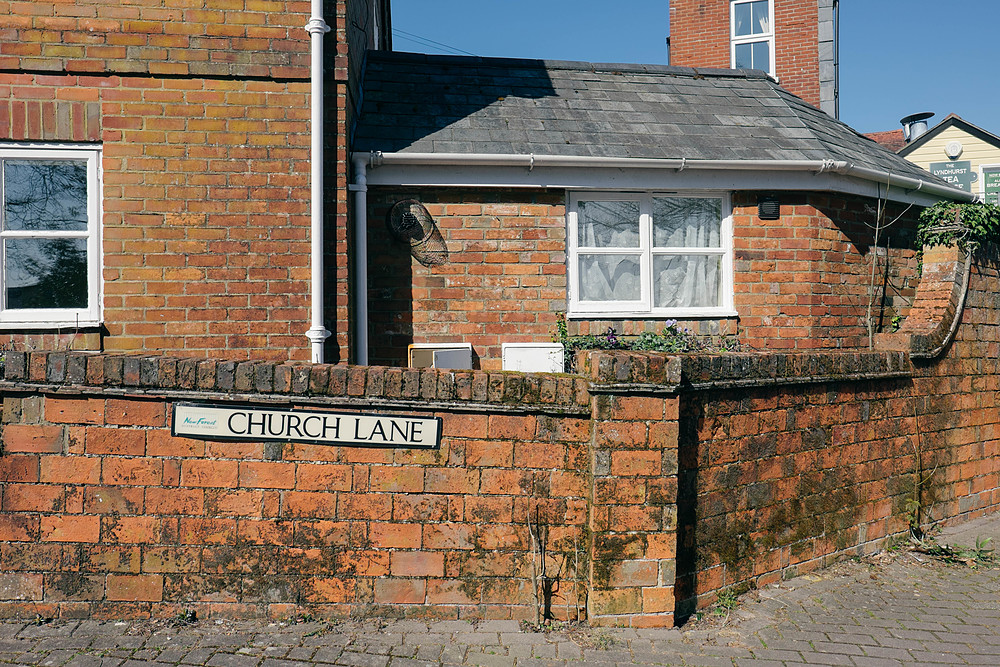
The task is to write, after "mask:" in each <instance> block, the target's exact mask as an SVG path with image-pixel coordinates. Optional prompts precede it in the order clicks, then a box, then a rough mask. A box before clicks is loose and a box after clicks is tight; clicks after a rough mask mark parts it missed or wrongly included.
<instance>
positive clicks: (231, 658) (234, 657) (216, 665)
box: [205, 653, 260, 667]
mask: <svg viewBox="0 0 1000 667" xmlns="http://www.w3.org/2000/svg"><path fill="white" fill-rule="evenodd" d="M258 662H260V658H258V657H257V656H250V655H240V654H238V653H216V654H215V655H213V656H212V657H211V658H209V660H208V662H207V663H205V664H206V665H208V666H209V667H242V666H243V665H256V664H257V663H258Z"/></svg>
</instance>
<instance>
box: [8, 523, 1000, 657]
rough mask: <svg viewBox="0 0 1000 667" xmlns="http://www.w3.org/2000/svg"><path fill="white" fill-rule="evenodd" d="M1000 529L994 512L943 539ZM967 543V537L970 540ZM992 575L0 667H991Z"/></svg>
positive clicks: (871, 578) (313, 630)
mask: <svg viewBox="0 0 1000 667" xmlns="http://www.w3.org/2000/svg"><path fill="white" fill-rule="evenodd" d="M995 533H1000V516H998V517H994V518H992V519H990V520H988V521H985V522H981V523H980V524H979V525H967V526H966V527H963V528H962V529H960V530H959V531H951V532H949V531H945V532H944V533H942V534H941V535H940V536H939V537H938V542H939V543H952V544H954V543H961V544H966V545H973V544H975V539H976V537H978V536H983V535H993V534H995ZM970 536H971V539H970ZM998 591H1000V570H998V569H993V568H990V567H985V566H978V567H971V566H969V565H963V564H946V563H942V562H940V561H937V560H934V559H932V558H930V557H928V556H926V555H923V554H916V553H905V554H901V555H896V556H893V557H883V558H874V559H870V560H867V561H863V562H854V561H849V562H844V563H840V564H838V565H836V566H834V567H833V568H830V569H828V570H825V571H823V572H820V573H816V574H811V575H806V576H803V577H800V578H798V579H795V580H793V581H790V582H785V583H782V584H781V585H777V586H772V587H768V588H766V589H763V590H761V591H759V592H756V593H753V594H751V595H750V596H748V597H746V598H745V599H743V600H742V601H741V602H740V605H739V607H738V608H737V609H735V610H734V611H732V612H730V613H729V615H728V616H725V615H721V614H719V613H713V612H708V613H707V614H706V615H705V616H704V617H703V619H702V620H701V621H700V622H695V623H691V624H689V625H688V626H687V627H686V628H685V629H683V630H678V629H671V630H628V629H617V628H615V629H610V628H609V629H566V630H561V631H558V632H549V633H536V632H526V631H524V630H522V629H521V628H520V627H519V625H518V624H517V623H516V622H512V621H487V622H481V623H475V624H473V623H467V622H464V621H441V622H422V621H389V622H376V621H369V622H348V623H329V624H328V623H317V622H310V623H296V624H277V623H275V624H267V623H258V624H252V623H237V622H228V621H212V620H209V621H201V622H197V623H194V624H191V625H180V626H177V625H171V624H169V623H165V622H128V623H125V622H117V623H114V622H109V623H97V622H92V621H82V622H81V621H71V622H54V623H48V624H40V625H35V624H30V623H24V622H20V623H0V664H15V665H43V666H48V665H72V666H74V667H90V666H95V667H96V666H115V667H119V666H120V667H138V666H141V665H151V666H152V665H157V666H160V667H162V666H163V665H208V666H211V667H228V666H231V665H232V666H237V665H254V666H261V667H310V666H314V665H342V666H345V667H425V666H426V667H433V666H437V665H469V666H476V667H564V666H573V665H594V666H598V667H617V666H619V665H634V664H639V665H705V666H710V665H726V666H730V667H731V666H734V665H735V666H742V665H759V666H763V665H774V666H777V665H783V666H790V665H803V664H809V665H854V666H858V667H877V666H881V665H994V666H997V665H1000V595H998Z"/></svg>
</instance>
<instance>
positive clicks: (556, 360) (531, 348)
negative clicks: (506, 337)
mask: <svg viewBox="0 0 1000 667" xmlns="http://www.w3.org/2000/svg"><path fill="white" fill-rule="evenodd" d="M501 355H502V357H503V369H504V370H505V371H522V372H524V373H562V372H563V346H562V344H561V343H504V344H503V345H502V346H501Z"/></svg>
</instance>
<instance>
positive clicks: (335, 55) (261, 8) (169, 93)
mask: <svg viewBox="0 0 1000 667" xmlns="http://www.w3.org/2000/svg"><path fill="white" fill-rule="evenodd" d="M314 5H315V6H317V7H320V8H321V9H322V8H323V3H318V4H317V3H314ZM0 9H2V11H0V151H2V153H0V161H2V164H3V166H4V173H5V175H6V176H5V178H6V181H5V183H6V191H7V194H8V199H7V200H6V201H7V203H6V205H5V211H4V214H5V216H6V217H5V221H6V224H5V227H4V231H3V234H4V244H5V248H6V253H7V255H6V256H7V258H8V263H7V265H6V267H7V268H6V273H5V276H4V278H3V281H4V299H5V300H4V302H3V306H2V307H0V321H2V322H3V325H4V335H3V337H4V339H5V340H6V341H8V342H9V343H10V344H13V345H15V346H18V347H24V348H27V349H35V348H50V349H52V348H55V349H67V348H69V349H75V350H107V351H123V352H125V351H134V352H139V351H154V350H155V351H159V352H163V353H166V354H181V355H197V356H214V357H220V358H244V359H245V358H271V359H308V358H309V347H310V341H309V340H308V339H307V338H306V337H305V336H304V334H305V332H306V330H307V329H309V328H310V246H311V233H310V204H309V202H310V192H309V183H310V174H309V165H310V133H311V130H312V124H311V122H310V98H311V96H310V76H311V72H310V70H311V69H313V70H315V69H316V68H311V67H310V33H309V32H307V30H306V29H305V26H306V24H307V22H309V21H310V15H311V11H312V10H311V8H310V3H309V2H308V1H301V0H299V1H288V2H285V1H281V2H270V1H259V2H257V1H249V2H242V1H238V2H213V3H202V2H195V3H192V2H181V1H178V0H166V1H165V2H162V1H160V0H149V1H142V0H140V1H139V2H130V3H126V4H122V3H119V2H111V1H108V2H89V3H76V2H71V3H66V2H30V3H26V2H14V3H4V4H3V6H2V8H0ZM320 14H321V15H322V14H323V13H322V12H320ZM325 17H326V21H327V22H328V23H329V26H328V27H330V28H332V29H333V32H331V33H330V34H329V35H328V36H327V37H326V38H325V41H326V44H327V48H326V54H327V57H326V77H327V84H328V85H327V88H326V92H327V95H326V99H325V112H326V135H325V137H326V144H327V149H328V157H329V159H328V160H326V161H325V168H326V180H327V182H328V183H330V184H331V185H333V186H334V187H330V188H328V189H327V193H328V195H327V197H328V201H327V211H328V212H329V215H328V216H327V218H326V225H327V228H328V234H327V239H328V244H327V247H326V248H325V250H326V253H327V254H328V256H329V258H330V261H329V263H328V265H327V271H326V273H327V276H328V278H329V280H328V285H327V290H326V294H327V308H326V310H325V323H326V325H327V329H329V330H330V331H332V332H333V338H332V339H331V340H330V341H329V343H328V344H327V347H328V354H327V358H328V359H333V360H337V359H340V360H344V359H346V354H347V345H348V322H347V313H346V299H347V282H348V279H347V267H346V265H345V264H344V263H343V261H342V260H338V258H343V257H345V256H346V247H347V237H346V232H345V230H346V229H347V224H346V220H347V208H346V207H347V196H348V195H347V189H346V182H347V169H348V165H347V157H346V156H347V141H348V132H349V128H350V126H351V124H352V123H353V118H354V109H355V107H356V106H357V104H358V100H359V91H358V85H357V83H358V77H357V73H358V72H359V71H360V68H361V66H362V64H363V60H364V53H365V50H366V49H378V48H386V47H387V45H388V39H389V21H388V19H389V15H388V2H387V1H385V0H349V1H345V0H340V1H337V2H334V1H329V2H326V3H325ZM311 25H312V24H311ZM314 27H315V29H316V30H317V31H319V34H323V33H322V31H323V30H324V29H325V28H326V27H327V24H326V22H324V21H322V20H320V21H319V22H316V23H315V25H314ZM32 184H41V185H44V186H46V187H45V188H42V187H35V188H33V187H32ZM46 198H48V200H49V203H45V200H46ZM54 200H59V202H58V203H55V201H54ZM18 202H20V203H18ZM47 217H48V218H60V219H62V220H63V222H57V223H53V222H49V223H43V222H41V221H42V219H44V218H47ZM320 256H322V255H320ZM32 293H34V295H35V296H32ZM39 294H43V295H47V298H48V301H47V302H45V303H41V302H40V301H39V298H38V296H39ZM41 301H46V299H45V298H42V299H41Z"/></svg>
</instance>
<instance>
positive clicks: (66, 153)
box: [0, 144, 104, 330]
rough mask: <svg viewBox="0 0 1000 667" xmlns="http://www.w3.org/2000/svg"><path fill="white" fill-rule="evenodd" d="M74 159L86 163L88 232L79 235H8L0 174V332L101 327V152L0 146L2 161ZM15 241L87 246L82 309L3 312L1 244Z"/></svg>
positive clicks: (64, 147)
mask: <svg viewBox="0 0 1000 667" xmlns="http://www.w3.org/2000/svg"><path fill="white" fill-rule="evenodd" d="M31 159H37V160H77V161H85V162H86V164H87V229H86V230H84V231H35V230H18V231H8V230H7V229H6V228H5V227H4V223H3V216H4V215H5V212H4V211H3V210H2V207H3V206H4V201H5V195H4V192H3V177H2V169H0V330H11V329H56V328H60V329H61V328H84V327H95V326H98V325H100V324H101V321H102V314H103V300H104V299H103V296H104V295H103V285H102V281H101V268H102V266H103V264H104V262H103V257H102V252H101V215H102V210H101V193H102V191H103V189H102V183H101V180H102V178H101V177H102V174H101V148H100V147H99V146H93V145H79V144H0V162H2V161H5V160H31ZM18 238H60V239H61V238H82V239H86V247H87V306H86V307H85V308H26V309H14V308H7V302H6V299H7V290H6V288H5V287H4V285H3V280H4V276H6V262H7V255H6V246H7V244H6V241H7V239H18Z"/></svg>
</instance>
